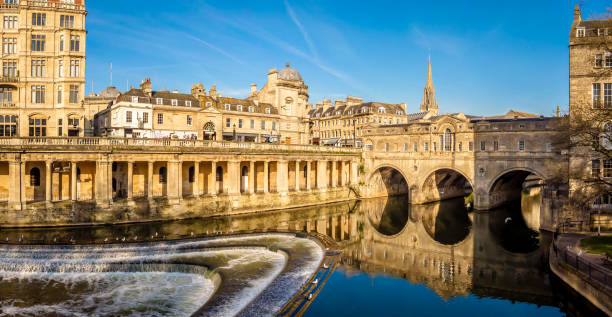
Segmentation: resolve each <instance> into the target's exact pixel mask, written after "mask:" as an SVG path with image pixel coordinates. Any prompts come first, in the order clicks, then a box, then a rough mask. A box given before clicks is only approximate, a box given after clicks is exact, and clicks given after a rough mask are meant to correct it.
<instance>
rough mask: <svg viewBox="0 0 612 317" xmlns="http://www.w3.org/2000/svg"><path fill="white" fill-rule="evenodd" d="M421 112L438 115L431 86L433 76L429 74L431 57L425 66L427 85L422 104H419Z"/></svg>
mask: <svg viewBox="0 0 612 317" xmlns="http://www.w3.org/2000/svg"><path fill="white" fill-rule="evenodd" d="M421 112H432V113H433V114H434V115H438V103H437V102H436V89H435V88H434V85H433V75H432V73H431V56H430V57H429V61H428V65H427V83H426V84H425V91H424V94H423V102H422V103H421Z"/></svg>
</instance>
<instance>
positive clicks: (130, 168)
mask: <svg viewBox="0 0 612 317" xmlns="http://www.w3.org/2000/svg"><path fill="white" fill-rule="evenodd" d="M133 197H134V162H132V161H129V162H127V200H128V201H130V200H132V199H133Z"/></svg>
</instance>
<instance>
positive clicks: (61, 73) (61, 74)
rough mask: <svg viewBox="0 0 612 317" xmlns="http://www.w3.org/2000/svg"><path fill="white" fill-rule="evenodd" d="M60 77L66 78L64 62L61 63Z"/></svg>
mask: <svg viewBox="0 0 612 317" xmlns="http://www.w3.org/2000/svg"><path fill="white" fill-rule="evenodd" d="M58 73H59V77H64V61H59V71H58Z"/></svg>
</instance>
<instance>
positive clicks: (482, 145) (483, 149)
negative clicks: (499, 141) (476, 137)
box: [480, 141, 487, 152]
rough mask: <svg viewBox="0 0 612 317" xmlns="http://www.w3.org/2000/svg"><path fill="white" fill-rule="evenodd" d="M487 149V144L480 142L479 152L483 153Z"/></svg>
mask: <svg viewBox="0 0 612 317" xmlns="http://www.w3.org/2000/svg"><path fill="white" fill-rule="evenodd" d="M486 149H487V144H486V143H485V141H480V151H481V152H484V151H485V150H486Z"/></svg>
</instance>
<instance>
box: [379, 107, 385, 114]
mask: <svg viewBox="0 0 612 317" xmlns="http://www.w3.org/2000/svg"><path fill="white" fill-rule="evenodd" d="M386 112H387V111H386V110H385V107H379V108H378V113H386Z"/></svg>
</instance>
